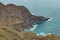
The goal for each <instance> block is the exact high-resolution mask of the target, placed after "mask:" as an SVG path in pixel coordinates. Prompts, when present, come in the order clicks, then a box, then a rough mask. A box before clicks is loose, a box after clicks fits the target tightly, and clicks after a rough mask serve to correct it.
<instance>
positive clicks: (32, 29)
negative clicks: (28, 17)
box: [29, 24, 38, 31]
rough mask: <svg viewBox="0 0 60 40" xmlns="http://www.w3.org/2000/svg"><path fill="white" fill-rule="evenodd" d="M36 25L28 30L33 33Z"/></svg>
mask: <svg viewBox="0 0 60 40" xmlns="http://www.w3.org/2000/svg"><path fill="white" fill-rule="evenodd" d="M37 26H38V25H37V24H36V25H34V27H33V28H30V30H29V31H34V30H35V29H36V28H37Z"/></svg>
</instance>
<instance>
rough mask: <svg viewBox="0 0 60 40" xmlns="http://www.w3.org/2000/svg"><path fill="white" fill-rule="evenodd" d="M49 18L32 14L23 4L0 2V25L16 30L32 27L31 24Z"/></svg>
mask: <svg viewBox="0 0 60 40" xmlns="http://www.w3.org/2000/svg"><path fill="white" fill-rule="evenodd" d="M48 19H49V18H45V17H43V16H34V15H32V14H31V13H30V11H29V10H28V9H27V8H26V7H24V6H16V5H14V4H7V5H4V4H2V3H0V26H2V27H6V26H8V27H9V26H10V27H12V28H14V29H16V30H18V31H20V30H24V29H27V28H32V27H33V26H32V24H33V23H36V22H40V21H47V20H48Z"/></svg>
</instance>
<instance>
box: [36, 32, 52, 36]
mask: <svg viewBox="0 0 60 40" xmlns="http://www.w3.org/2000/svg"><path fill="white" fill-rule="evenodd" d="M50 34H52V33H47V34H45V33H44V32H41V33H39V34H36V35H37V36H39V35H41V36H47V35H50Z"/></svg>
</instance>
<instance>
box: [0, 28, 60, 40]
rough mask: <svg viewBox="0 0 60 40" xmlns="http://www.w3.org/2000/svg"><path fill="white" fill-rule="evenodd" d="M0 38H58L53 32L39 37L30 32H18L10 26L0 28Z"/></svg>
mask: <svg viewBox="0 0 60 40" xmlns="http://www.w3.org/2000/svg"><path fill="white" fill-rule="evenodd" d="M0 40H60V37H59V36H55V35H53V34H50V35H47V36H45V37H39V36H37V35H36V34H34V33H32V32H18V31H16V30H14V29H12V28H11V27H5V28H0Z"/></svg>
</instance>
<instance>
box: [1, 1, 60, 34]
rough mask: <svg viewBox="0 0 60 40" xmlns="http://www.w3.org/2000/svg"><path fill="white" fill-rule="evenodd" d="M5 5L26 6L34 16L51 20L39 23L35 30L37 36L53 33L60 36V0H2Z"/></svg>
mask: <svg viewBox="0 0 60 40" xmlns="http://www.w3.org/2000/svg"><path fill="white" fill-rule="evenodd" d="M0 1H1V2H3V3H4V4H9V3H13V4H16V5H24V6H26V7H27V8H28V9H29V10H30V12H31V13H32V14H33V15H36V16H44V17H47V18H50V19H49V21H46V22H43V23H39V24H38V26H37V27H35V29H34V30H33V32H34V33H36V34H37V35H43V34H44V35H45V34H48V33H53V34H56V35H60V0H0Z"/></svg>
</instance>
